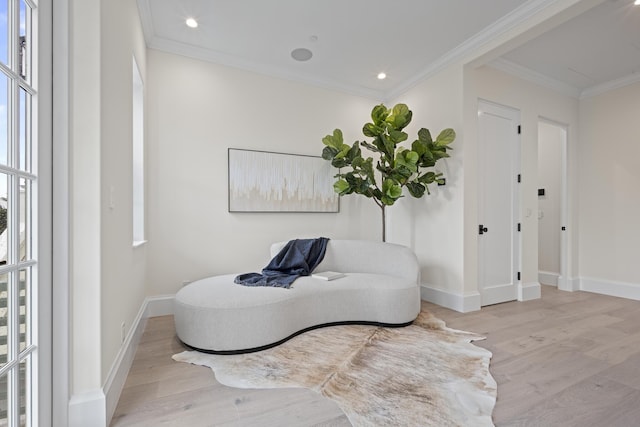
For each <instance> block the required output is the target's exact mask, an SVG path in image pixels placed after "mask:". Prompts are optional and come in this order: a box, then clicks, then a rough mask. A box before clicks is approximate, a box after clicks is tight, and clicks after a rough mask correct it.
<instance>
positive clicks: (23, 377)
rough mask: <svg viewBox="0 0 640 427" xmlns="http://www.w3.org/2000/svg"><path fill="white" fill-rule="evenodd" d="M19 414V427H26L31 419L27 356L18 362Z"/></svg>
mask: <svg viewBox="0 0 640 427" xmlns="http://www.w3.org/2000/svg"><path fill="white" fill-rule="evenodd" d="M18 388H19V396H20V397H19V399H20V401H19V405H20V408H19V413H20V426H26V425H29V424H30V423H27V421H28V420H29V419H30V418H31V413H30V408H31V405H30V403H31V356H30V355H29V356H27V358H26V359H24V360H23V361H21V362H20V368H19V379H18Z"/></svg>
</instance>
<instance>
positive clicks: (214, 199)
mask: <svg viewBox="0 0 640 427" xmlns="http://www.w3.org/2000/svg"><path fill="white" fill-rule="evenodd" d="M147 60H148V67H147V93H148V101H149V102H148V109H147V111H148V119H149V122H148V141H149V147H148V148H149V151H148V161H149V174H148V178H149V186H148V194H149V196H148V201H149V205H148V212H149V214H148V221H149V226H148V239H149V266H150V268H149V272H148V274H149V282H148V283H149V285H148V289H147V293H148V295H161V294H173V293H175V292H176V291H177V290H178V289H179V288H180V287H181V286H182V283H183V281H187V280H195V279H198V278H202V277H206V276H209V275H214V274H222V273H242V272H248V271H259V270H260V269H262V268H263V267H264V266H265V265H266V264H267V263H268V262H269V259H270V256H269V245H270V244H271V243H272V242H274V241H281V240H289V239H292V238H310V237H319V236H326V237H329V238H354V239H370V240H379V239H380V238H381V237H380V212H379V208H378V207H377V206H376V205H375V204H374V202H373V201H371V200H367V199H365V198H363V197H361V196H347V197H344V198H342V200H341V206H340V213H338V214H335V213H268V214H265V213H229V212H228V206H227V197H228V183H227V148H229V147H232V148H245V149H258V150H267V151H274V152H284V153H293V154H308V155H320V154H321V153H322V149H323V147H324V146H323V144H322V138H323V137H324V136H325V135H326V134H328V133H331V132H333V129H335V128H340V129H342V130H343V132H344V135H345V142H347V143H349V144H351V143H352V142H353V141H354V140H356V139H362V138H363V137H362V135H361V133H360V132H361V128H362V125H363V124H364V123H365V122H366V121H368V120H369V117H370V113H371V108H373V106H374V105H375V104H376V103H377V102H376V101H373V100H369V99H363V98H359V97H355V96H351V95H345V94H341V93H338V92H333V91H328V90H324V89H319V88H315V87H311V86H307V85H303V84H299V83H293V82H287V81H284V80H279V79H275V78H271V77H266V76H262V75H258V74H254V73H250V72H245V71H241V70H238V69H234V68H229V67H225V66H221V65H216V64H212V63H208V62H203V61H199V60H194V59H188V58H185V57H182V56H177V55H172V54H167V53H163V52H159V51H155V50H149V52H148V57H147Z"/></svg>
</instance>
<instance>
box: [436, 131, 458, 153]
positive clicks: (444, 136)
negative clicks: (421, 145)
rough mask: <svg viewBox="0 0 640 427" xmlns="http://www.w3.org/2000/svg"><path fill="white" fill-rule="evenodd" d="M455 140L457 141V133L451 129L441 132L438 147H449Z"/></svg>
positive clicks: (437, 140) (437, 142) (437, 139)
mask: <svg viewBox="0 0 640 427" xmlns="http://www.w3.org/2000/svg"><path fill="white" fill-rule="evenodd" d="M454 139H456V132H455V131H454V130H453V129H451V128H447V129H445V130H443V131H442V132H440V135H438V137H437V138H436V145H437V146H439V147H447V146H448V145H449V144H451V143H452V142H453V140H454ZM447 148H448V147H447Z"/></svg>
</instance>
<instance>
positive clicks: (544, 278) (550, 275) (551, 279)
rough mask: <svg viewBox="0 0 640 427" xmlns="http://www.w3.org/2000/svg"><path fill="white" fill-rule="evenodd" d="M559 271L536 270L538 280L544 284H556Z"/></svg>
mask: <svg viewBox="0 0 640 427" xmlns="http://www.w3.org/2000/svg"><path fill="white" fill-rule="evenodd" d="M559 277H560V273H554V272H551V271H538V282H540V283H544V284H545V285H551V286H558V278H559Z"/></svg>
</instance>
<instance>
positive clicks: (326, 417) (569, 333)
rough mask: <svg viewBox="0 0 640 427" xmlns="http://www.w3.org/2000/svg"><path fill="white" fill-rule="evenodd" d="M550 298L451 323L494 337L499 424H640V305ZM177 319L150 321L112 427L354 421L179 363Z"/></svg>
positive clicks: (300, 396) (488, 343) (319, 403)
mask: <svg viewBox="0 0 640 427" xmlns="http://www.w3.org/2000/svg"><path fill="white" fill-rule="evenodd" d="M542 288H543V289H542V299H540V300H534V301H528V302H510V303H505V304H497V305H494V306H490V307H485V308H483V309H482V310H481V311H477V312H473V313H467V314H462V313H457V312H454V311H451V310H448V309H445V308H442V307H438V306H435V305H433V304H429V303H423V310H429V311H431V312H432V313H434V314H435V315H436V316H437V317H439V318H441V319H443V320H445V321H446V323H447V326H449V327H451V328H456V329H463V330H467V331H472V332H476V333H479V334H482V335H484V336H486V337H487V339H486V340H484V341H477V342H476V344H477V345H479V346H482V347H485V348H487V349H489V350H491V351H492V352H493V358H492V360H491V365H490V370H491V373H492V374H493V376H494V378H495V379H496V381H497V383H498V400H497V403H496V407H495V410H494V412H493V419H494V422H495V424H496V425H498V426H606V427H614V426H625V427H627V426H640V302H639V301H632V300H625V299H621V298H614V297H608V296H603V295H597V294H590V293H585V292H573V293H568V292H561V291H558V290H556V289H555V288H553V287H549V286H543V287H542ZM183 349H184V348H183V346H182V345H181V344H180V342H179V341H178V340H177V339H176V338H175V330H174V328H173V317H172V316H163V317H156V318H152V319H149V320H148V323H147V328H146V330H145V333H144V336H143V337H142V341H141V343H140V346H139V348H138V351H137V353H136V357H135V360H134V362H133V366H132V368H131V371H130V373H129V376H128V379H127V382H126V384H125V387H124V390H123V392H122V396H121V398H120V401H119V403H118V407H117V408H116V413H115V415H114V418H113V421H112V423H111V426H112V427H121V426H190V427H199V426H261V427H262V426H343V425H344V426H348V425H350V424H349V422H348V420H347V419H346V417H345V416H344V415H343V414H342V412H341V410H340V409H339V408H338V407H337V406H336V405H335V404H334V403H333V402H331V401H329V400H328V399H325V398H323V397H321V396H318V395H316V394H315V393H314V392H311V391H309V390H304V389H285V390H283V389H280V390H242V389H233V388H229V387H225V386H222V385H220V384H218V383H217V382H216V380H215V378H214V376H213V373H212V372H211V370H210V369H209V368H205V367H200V366H192V365H188V364H185V363H177V362H174V361H173V360H172V359H171V355H173V354H174V353H178V352H180V351H183Z"/></svg>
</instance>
